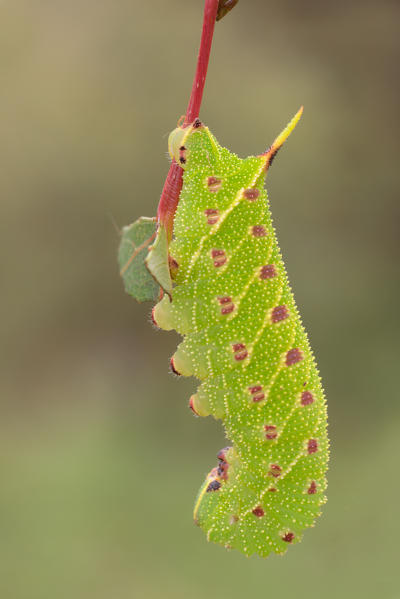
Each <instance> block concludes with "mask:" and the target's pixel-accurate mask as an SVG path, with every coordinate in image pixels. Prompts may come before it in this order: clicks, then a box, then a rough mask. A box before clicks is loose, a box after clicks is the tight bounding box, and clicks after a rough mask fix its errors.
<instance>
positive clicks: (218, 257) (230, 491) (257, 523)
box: [153, 122, 328, 556]
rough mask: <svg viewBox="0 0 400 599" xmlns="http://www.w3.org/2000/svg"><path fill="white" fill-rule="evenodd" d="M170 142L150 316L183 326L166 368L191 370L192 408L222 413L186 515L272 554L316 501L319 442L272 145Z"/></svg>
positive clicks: (188, 137)
mask: <svg viewBox="0 0 400 599" xmlns="http://www.w3.org/2000/svg"><path fill="white" fill-rule="evenodd" d="M175 137H176V135H175ZM178 139H179V141H178V143H179V144H180V145H179V147H176V142H173V148H172V151H173V152H174V153H175V155H176V157H177V160H179V161H180V163H181V165H182V167H183V168H184V184H183V189H182V192H181V195H180V200H179V204H178V208H177V212H176V216H175V221H174V238H173V241H172V243H171V245H170V248H169V252H170V255H171V256H172V258H173V259H174V260H175V261H176V263H177V264H178V268H177V271H176V272H175V274H174V288H173V292H172V299H170V298H169V297H168V296H167V295H165V296H164V297H163V299H162V300H161V301H160V302H159V303H158V304H157V305H156V306H155V308H154V309H153V319H154V321H155V323H156V324H157V325H158V326H159V327H160V328H163V329H166V330H171V329H175V330H176V331H178V333H180V334H181V335H183V337H184V339H183V341H182V343H181V344H180V345H179V347H178V349H177V351H176V353H175V354H174V356H173V357H172V359H171V366H172V369H173V370H174V371H175V372H176V373H178V374H182V375H185V376H191V375H194V376H196V377H197V378H198V379H200V381H201V384H200V387H199V388H198V390H197V393H196V394H195V395H193V396H192V397H191V398H190V407H191V408H192V409H193V411H194V412H195V413H196V414H197V415H199V416H208V415H212V416H214V418H217V419H221V420H222V421H223V423H224V426H225V429H226V436H227V438H228V439H229V440H230V443H231V445H232V446H231V447H227V448H225V449H224V450H221V452H220V453H219V454H218V464H217V465H216V467H214V468H213V469H212V470H211V472H210V473H209V474H208V476H207V477H206V480H205V482H204V484H203V485H202V487H201V489H200V491H199V495H198V498H197V501H196V504H195V510H194V518H195V522H196V523H197V524H198V525H199V526H200V527H201V528H202V529H203V530H204V531H205V533H206V534H207V538H208V539H209V540H210V541H214V542H216V543H220V544H222V545H224V546H225V547H229V548H235V549H238V550H240V551H242V552H243V553H245V554H246V555H251V554H254V553H257V554H259V555H261V556H268V555H269V554H270V553H271V552H275V553H278V554H282V553H284V552H285V551H286V549H287V548H288V545H290V544H294V543H297V542H298V541H299V540H300V539H301V535H302V532H303V531H304V529H305V528H307V527H309V526H312V525H313V523H314V520H315V518H316V517H317V516H318V515H319V513H320V506H321V504H323V503H324V502H325V496H324V490H325V488H326V480H325V472H326V469H327V462H328V440H327V433H326V407H325V401H324V396H323V390H322V387H321V382H320V378H319V376H318V371H317V368H316V365H315V361H314V358H313V355H312V352H311V349H310V346H309V342H308V339H307V335H306V332H305V330H304V328H303V326H302V323H301V320H300V316H299V313H298V311H297V308H296V305H295V302H294V298H293V294H292V292H291V289H290V287H289V284H288V280H287V276H286V272H285V268H284V265H283V261H282V258H281V254H280V250H279V247H278V244H277V240H276V236H275V232H274V229H273V226H272V221H271V215H270V210H269V205H268V201H267V194H266V191H265V190H264V181H265V177H266V172H267V169H268V166H269V164H270V161H271V153H268V152H267V153H266V154H264V155H262V156H251V157H249V158H246V159H245V160H242V159H239V158H238V157H237V156H236V155H235V154H232V153H230V152H229V151H228V150H227V149H225V148H222V147H221V146H220V145H219V144H218V142H217V141H216V139H215V138H214V137H213V135H212V134H211V133H210V131H209V130H208V128H207V127H205V126H203V125H202V124H199V122H197V123H196V122H195V123H194V125H193V126H190V127H189V128H187V129H186V130H185V134H184V135H179V136H178ZM278 139H279V138H278ZM174 144H175V145H174Z"/></svg>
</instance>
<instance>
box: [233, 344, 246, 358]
mask: <svg viewBox="0 0 400 599" xmlns="http://www.w3.org/2000/svg"><path fill="white" fill-rule="evenodd" d="M232 349H233V353H234V358H235V360H237V361H238V362H240V361H241V360H245V359H246V358H247V356H248V355H249V354H248V351H247V349H246V346H245V345H244V344H243V343H235V344H234V345H232Z"/></svg>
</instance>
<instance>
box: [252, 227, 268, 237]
mask: <svg viewBox="0 0 400 599" xmlns="http://www.w3.org/2000/svg"><path fill="white" fill-rule="evenodd" d="M251 234H252V235H254V237H266V236H267V235H268V233H267V231H266V230H265V228H264V227H263V226H262V225H254V227H252V228H251Z"/></svg>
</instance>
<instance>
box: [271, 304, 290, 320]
mask: <svg viewBox="0 0 400 599" xmlns="http://www.w3.org/2000/svg"><path fill="white" fill-rule="evenodd" d="M288 317H289V310H288V309H287V307H286V306H276V308H274V309H273V310H272V313H271V322H274V323H276V322H280V321H281V320H285V319H286V318H288Z"/></svg>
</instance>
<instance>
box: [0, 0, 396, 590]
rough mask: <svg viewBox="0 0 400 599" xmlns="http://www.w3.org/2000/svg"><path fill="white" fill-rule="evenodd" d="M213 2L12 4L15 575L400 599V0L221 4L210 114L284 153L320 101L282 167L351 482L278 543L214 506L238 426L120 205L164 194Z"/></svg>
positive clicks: (286, 208) (9, 281)
mask: <svg viewBox="0 0 400 599" xmlns="http://www.w3.org/2000/svg"><path fill="white" fill-rule="evenodd" d="M202 4H203V2H202V1H201V0H168V1H166V0H151V1H150V0H147V2H144V1H140V2H139V1H138V0H118V1H115V0H114V1H112V0H100V1H99V0H96V1H95V0H79V1H71V2H65V1H64V0H63V1H61V0H2V1H1V2H0V72H1V91H0V131H1V143H0V164H1V168H0V172H1V175H0V196H1V204H0V205H1V221H0V222H1V243H2V252H1V268H2V277H1V280H2V286H1V287H2V291H1V304H2V305H1V314H2V319H1V321H2V322H1V342H2V343H1V353H2V360H1V364H2V374H1V379H0V393H1V418H0V422H1V424H0V468H1V473H0V474H1V491H0V522H1V526H0V596H1V597H2V598H3V597H4V599H54V598H55V597H56V598H57V599H64V598H65V599H72V598H73V599H94V598H96V599H111V598H112V599H128V598H133V597H135V598H136V597H146V598H149V599H153V598H163V599H164V598H165V599H170V598H171V599H172V598H173V599H183V598H186V597H190V598H191V599H197V598H200V597H205V596H206V597H214V596H219V597H229V598H230V599H237V598H239V597H243V596H245V597H262V596H273V597H289V596H291V597H298V598H301V599H303V598H304V599H305V598H307V599H314V598H317V597H318V598H320V597H324V598H326V599H328V598H329V599H330V598H339V597H340V598H342V597H346V598H347V597H352V598H371V599H372V598H376V597H380V598H383V599H399V598H400V588H399V567H398V562H399V549H398V541H399V536H400V525H399V491H400V483H399V474H398V470H399V465H398V464H399V455H400V442H399V426H400V419H399V392H398V376H397V375H398V372H397V371H396V368H398V360H399V352H398V334H397V333H398V325H399V316H398V312H399V310H398V303H399V302H398V293H399V277H398V261H399V243H398V222H399V220H398V217H399V201H398V194H399V188H400V185H399V154H400V153H399V118H398V104H399V86H400V84H399V77H398V65H399V58H400V52H399V50H400V42H399V34H398V22H399V18H400V5H399V3H398V2H396V1H391V0H380V1H379V2H377V1H375V2H372V1H370V0H363V1H361V0H353V1H351V2H349V1H348V0H347V1H345V0H338V1H337V2H327V1H317V0H300V1H299V0H281V1H280V2H274V3H273V2H267V1H266V0H248V1H246V0H241V2H239V4H238V6H237V8H235V10H234V11H233V12H232V14H230V15H229V16H228V17H226V19H224V20H223V21H221V22H220V23H219V24H217V27H216V37H215V43H214V46H213V52H212V61H211V66H210V71H209V78H208V82H207V85H206V94H205V100H204V104H203V109H202V112H201V116H202V118H203V120H204V121H205V122H206V123H207V124H208V125H209V126H210V127H211V128H212V130H213V132H214V133H215V134H216V136H217V137H218V139H219V140H220V142H221V143H222V144H223V145H225V146H227V147H229V148H230V149H231V150H233V151H236V152H237V153H238V154H239V155H242V156H245V155H247V154H249V153H256V152H261V151H263V150H264V149H265V148H266V147H267V146H268V145H269V144H270V143H271V141H272V140H273V139H274V137H275V135H276V134H277V133H278V132H279V131H280V130H281V129H282V127H283V126H284V125H285V124H286V123H287V121H288V120H289V118H290V117H291V116H292V115H293V114H294V113H295V111H296V110H297V108H298V107H299V106H300V105H301V104H304V105H305V112H304V116H303V119H302V122H301V123H300V125H299V127H298V128H297V130H296V132H295V134H294V135H293V136H292V137H291V138H290V141H289V142H288V144H287V145H286V147H285V149H284V150H282V152H281V153H280V154H279V157H278V158H277V160H276V161H275V163H274V166H273V169H272V171H271V173H270V175H269V186H268V187H269V193H270V199H271V203H272V210H273V215H274V220H275V223H276V226H277V231H278V235H279V239H280V243H281V247H282V251H283V254H284V256H285V259H286V263H287V266H288V271H289V276H290V279H291V283H292V286H293V288H294V291H295V295H296V298H297V302H298V305H299V308H300V310H301V312H302V315H303V320H304V323H305V325H306V327H307V330H308V331H309V334H310V337H311V342H312V345H313V348H314V351H315V353H316V355H317V358H318V362H319V366H320V370H321V373H322V376H323V380H324V383H325V388H326V392H327V397H328V401H329V417H330V436H331V439H332V458H331V466H330V473H329V488H328V498H329V500H328V503H327V504H326V506H325V508H324V510H323V516H322V518H321V519H320V520H319V522H318V525H317V527H316V528H315V529H313V530H311V531H308V532H307V533H306V534H305V538H304V540H303V542H302V543H301V544H300V545H297V546H296V547H293V548H292V549H291V550H290V551H289V552H288V553H287V555H286V556H285V557H283V558H282V557H271V558H269V559H268V560H262V559H258V558H256V557H254V558H251V559H247V558H245V557H243V556H242V555H240V554H237V553H235V552H227V551H225V550H224V549H222V548H220V547H218V546H214V545H211V544H207V542H206V540H205V538H204V536H203V533H202V532H201V531H199V530H198V529H197V528H196V527H195V526H194V525H193V524H192V504H193V500H194V497H195V494H196V492H197V489H198V487H199V485H200V483H201V481H202V480H203V475H204V474H205V473H206V472H208V470H209V469H210V467H211V466H213V465H214V463H215V456H216V453H217V451H218V450H219V449H220V448H221V447H223V446H224V445H225V444H226V441H225V439H224V438H223V433H222V429H221V426H220V424H219V423H217V422H215V421H212V420H211V419H204V420H203V419H196V418H194V417H193V415H192V413H191V412H190V410H188V409H187V400H188V397H189V395H190V394H191V392H192V391H193V389H195V387H196V382H195V381H194V380H193V379H190V380H177V379H176V378H174V377H172V376H170V375H169V373H168V362H169V357H170V355H171V354H172V353H173V351H174V348H175V347H176V344H177V341H178V337H177V336H176V335H175V334H173V333H170V334H166V333H162V332H157V331H155V330H154V329H153V328H152V326H151V324H150V322H149V312H150V306H149V305H138V304H135V303H134V301H133V300H131V299H130V298H129V297H128V296H127V295H125V294H124V292H123V287H122V283H121V281H120V279H119V275H118V267H117V263H116V252H117V247H118V242H119V234H118V228H120V227H121V226H122V225H124V224H128V223H129V222H131V221H132V220H134V219H136V218H137V217H138V216H140V215H142V214H143V215H147V216H152V215H154V214H155V212H156V206H157V202H158V198H159V194H160V191H161V188H162V185H163V180H164V178H165V175H166V172H167V169H168V162H167V160H166V157H165V153H166V144H167V135H168V133H169V131H170V130H171V129H172V128H174V127H175V125H176V122H177V120H178V118H179V117H180V116H181V115H182V114H183V113H184V112H185V108H186V102H187V98H188V94H189V91H190V88H191V83H192V75H193V70H194V63H195V56H196V53H197V48H198V41H199V35H200V26H201V15H202ZM115 225H116V226H115ZM396 364H397V366H396Z"/></svg>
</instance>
